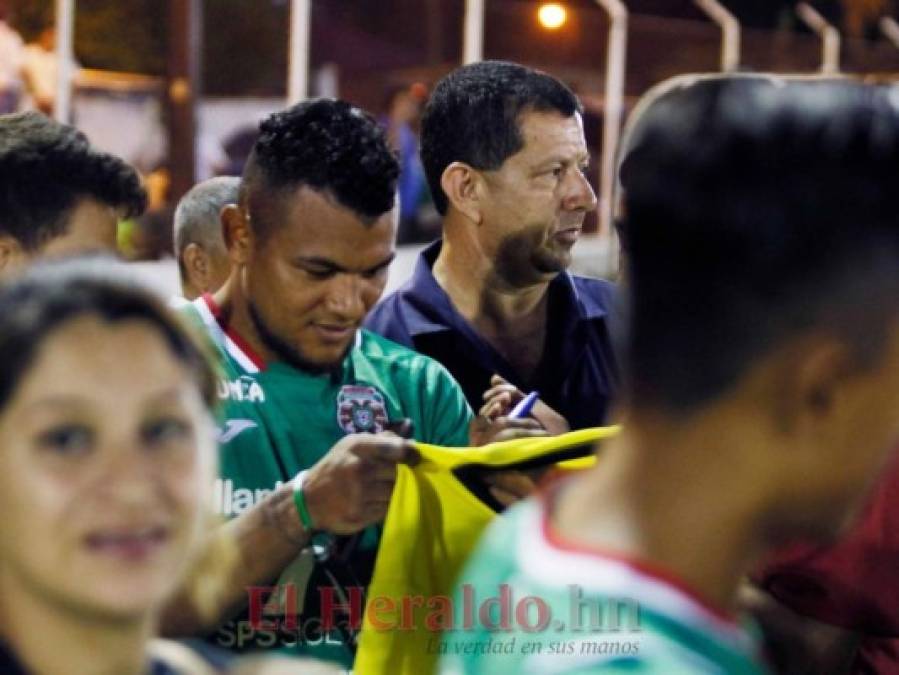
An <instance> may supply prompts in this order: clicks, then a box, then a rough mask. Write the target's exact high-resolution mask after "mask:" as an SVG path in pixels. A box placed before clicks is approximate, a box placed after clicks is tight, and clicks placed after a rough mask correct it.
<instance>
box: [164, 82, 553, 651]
mask: <svg viewBox="0 0 899 675" xmlns="http://www.w3.org/2000/svg"><path fill="white" fill-rule="evenodd" d="M260 132H261V133H260V137H259V140H258V142H257V143H256V146H255V148H254V150H253V153H252V155H251V156H250V158H249V160H248V162H247V167H246V169H245V171H244V175H243V178H242V184H241V189H240V200H239V204H238V205H232V206H229V207H226V208H225V209H224V210H223V215H222V222H223V232H224V235H225V241H226V244H227V246H228V250H229V256H230V259H231V264H232V271H231V275H230V277H229V280H228V281H227V282H226V284H225V285H224V287H223V288H221V289H220V290H219V291H217V292H216V293H215V294H214V295H210V294H205V295H203V296H202V297H200V298H198V299H197V300H196V301H195V302H193V303H191V304H189V305H187V306H186V307H184V310H183V311H184V312H186V314H187V315H188V317H189V318H191V319H192V320H193V321H194V322H195V323H196V324H197V325H198V326H200V328H201V329H202V330H203V331H204V332H205V333H206V334H207V335H208V336H210V337H211V338H212V341H213V343H214V344H215V347H216V348H217V350H218V354H219V357H220V361H221V373H222V380H221V383H220V390H219V395H220V398H221V399H222V401H223V410H222V417H221V426H220V429H219V442H220V446H221V450H220V474H221V478H220V480H219V481H218V484H217V487H216V490H215V496H214V498H215V505H216V508H217V510H218V511H219V512H220V513H221V514H223V515H224V516H225V517H227V518H230V519H231V522H230V523H229V524H228V525H227V526H226V527H227V530H228V531H229V532H230V533H231V534H233V535H234V538H235V540H236V542H237V547H238V549H239V554H240V560H241V562H240V565H239V567H238V569H237V570H236V573H235V574H234V576H233V579H232V580H231V583H230V584H229V587H228V589H227V591H228V592H227V593H226V595H225V597H223V598H222V599H221V603H220V607H219V608H218V610H219V612H218V614H217V616H216V617H215V620H214V621H213V622H208V621H206V622H202V621H200V620H199V619H198V617H197V616H196V615H195V613H194V612H192V611H191V609H190V605H189V604H188V603H185V602H178V603H175V605H174V606H173V607H172V611H171V612H170V613H169V618H168V620H167V622H166V625H165V629H166V631H167V632H169V633H171V634H176V635H177V634H185V633H189V632H196V631H198V630H202V629H204V628H205V629H207V630H208V629H212V640H213V642H214V643H216V644H218V645H220V646H223V647H226V648H232V649H236V650H252V649H258V648H285V649H288V650H290V651H292V652H299V653H307V654H310V653H311V654H314V655H317V656H321V657H324V658H329V659H332V660H335V661H338V662H341V663H344V664H347V665H349V664H350V663H351V662H352V655H353V643H354V639H355V634H356V630H357V628H359V627H361V613H362V610H363V603H364V598H363V596H364V590H365V587H366V585H367V584H368V581H369V579H370V576H371V572H372V568H373V563H374V557H375V554H376V552H377V546H378V539H379V528H378V524H379V523H380V522H381V521H382V520H383V518H384V515H385V513H386V509H387V505H388V502H389V500H390V495H391V492H392V489H393V484H394V481H395V478H396V464H397V463H398V462H405V461H409V460H410V459H413V453H412V450H411V445H410V444H409V442H408V441H406V440H404V439H403V438H401V437H399V436H398V435H389V434H387V435H385V433H384V432H387V431H390V430H392V429H394V427H395V426H396V425H399V424H405V426H406V428H407V431H408V432H410V433H411V434H412V435H413V436H414V438H415V439H417V440H420V441H424V442H428V443H435V444H440V445H446V446H467V445H469V444H470V443H473V444H477V443H479V442H484V441H486V440H488V439H491V438H493V437H502V436H503V435H506V436H508V435H510V433H514V434H515V435H527V434H536V433H541V432H540V431H539V430H538V429H537V428H536V427H537V425H536V422H535V421H534V420H529V421H515V420H502V421H500V422H499V423H488V422H486V421H484V420H480V423H479V424H477V425H474V424H472V421H473V420H472V412H471V410H470V408H469V406H468V404H467V403H466V401H465V397H464V395H463V394H462V391H461V389H460V388H459V386H458V385H457V384H456V382H455V381H454V380H453V379H452V377H451V376H450V375H449V373H448V372H447V370H446V369H445V368H444V367H443V366H441V365H440V364H438V363H437V362H436V361H433V360H431V359H429V358H427V357H425V356H421V355H419V354H417V353H415V352H413V351H411V350H409V349H407V348H405V347H401V346H399V345H397V344H395V343H393V342H390V341H389V340H386V339H384V338H381V337H379V336H377V335H374V334H372V333H369V332H368V331H365V330H362V329H360V325H361V323H362V321H363V319H364V318H365V316H366V314H367V312H368V311H369V309H370V308H371V307H372V305H373V304H374V303H375V302H376V301H377V299H378V298H379V297H380V295H381V292H382V290H383V288H384V285H385V282H386V279H387V267H388V265H389V264H390V262H391V260H393V257H394V239H395V233H396V221H397V207H396V180H397V175H398V170H399V169H398V166H397V162H396V159H395V158H394V156H393V154H392V153H391V151H390V149H389V146H388V144H387V142H386V140H385V137H384V134H383V132H382V131H381V130H380V128H379V127H378V126H377V124H376V123H375V122H374V120H373V119H372V118H371V117H370V116H369V115H367V114H366V113H364V112H363V111H361V110H359V109H358V108H355V107H353V106H351V105H349V104H347V103H344V102H342V101H335V100H326V99H320V100H314V101H309V102H306V103H303V104H300V105H298V106H295V107H293V108H291V109H288V110H286V111H284V112H281V113H276V114H274V115H272V116H271V117H269V118H268V119H267V120H265V121H264V122H263V123H262V125H261V128H260ZM470 426H471V432H470ZM222 621H223V622H222ZM213 626H215V628H213Z"/></svg>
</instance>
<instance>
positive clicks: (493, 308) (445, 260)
mask: <svg viewBox="0 0 899 675" xmlns="http://www.w3.org/2000/svg"><path fill="white" fill-rule="evenodd" d="M433 273H434V278H435V279H436V280H437V283H438V284H439V285H440V287H441V288H443V290H444V291H445V292H446V294H447V295H448V296H449V297H450V299H451V300H452V301H453V306H454V307H455V308H456V311H458V312H459V313H460V314H461V315H462V316H463V317H465V318H466V319H467V320H468V321H470V322H474V321H475V320H477V319H478V318H480V317H482V316H492V317H494V318H495V319H497V320H499V321H502V322H504V323H505V322H508V321H512V320H517V319H521V318H523V317H526V316H528V315H531V314H533V313H534V312H535V310H537V308H538V307H539V306H540V304H541V302H542V301H543V297H544V296H545V294H546V290H547V288H548V287H549V281H542V282H538V283H535V284H533V285H531V286H526V287H515V286H512V285H510V284H508V283H507V282H505V280H503V279H502V278H500V277H499V276H498V275H497V274H496V270H495V268H494V265H493V263H492V261H491V260H490V259H489V257H488V256H487V255H486V254H485V253H484V251H482V250H481V248H480V247H479V245H478V243H477V241H476V240H475V239H474V238H473V237H452V236H447V237H445V238H444V240H443V242H442V244H441V247H440V254H439V255H438V256H437V260H435V261H434V268H433Z"/></svg>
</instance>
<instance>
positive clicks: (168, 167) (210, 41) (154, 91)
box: [0, 0, 899, 259]
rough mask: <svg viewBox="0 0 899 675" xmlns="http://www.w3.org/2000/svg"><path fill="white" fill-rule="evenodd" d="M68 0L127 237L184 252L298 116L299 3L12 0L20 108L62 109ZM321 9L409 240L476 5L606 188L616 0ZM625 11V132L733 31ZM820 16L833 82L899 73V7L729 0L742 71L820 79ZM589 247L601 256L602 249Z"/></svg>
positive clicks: (430, 221)
mask: <svg viewBox="0 0 899 675" xmlns="http://www.w3.org/2000/svg"><path fill="white" fill-rule="evenodd" d="M66 2H68V3H70V4H69V6H70V7H72V8H73V10H72V11H73V15H74V32H73V42H72V58H73V63H74V65H75V66H76V67H77V69H76V76H75V77H74V79H73V96H72V104H71V110H70V111H67V113H66V116H67V117H68V119H69V120H70V121H71V122H73V123H74V124H76V125H77V126H79V127H80V128H82V129H83V130H84V131H85V132H86V133H87V134H88V135H89V136H90V137H91V139H92V141H93V142H94V143H96V144H97V145H99V146H101V147H103V148H105V149H108V150H110V151H113V152H116V153H118V154H120V155H122V156H123V157H125V158H126V159H128V160H129V161H131V162H132V163H134V164H135V165H136V166H137V167H138V168H139V169H140V170H141V171H142V172H143V173H144V175H145V176H147V177H148V184H149V185H150V188H151V193H152V207H151V210H150V213H149V214H148V215H147V216H146V217H145V218H144V219H143V221H141V222H139V223H130V224H125V225H124V226H123V230H122V237H121V240H122V245H123V249H124V250H125V252H126V253H127V254H128V255H129V256H131V257H133V258H136V259H154V258H158V257H160V256H163V255H165V254H166V253H167V252H168V251H169V250H170V248H171V235H170V231H171V227H170V225H171V211H172V205H173V203H175V202H176V201H177V199H178V197H179V196H180V195H181V194H183V192H184V191H186V190H187V189H188V188H189V187H190V185H191V184H192V183H193V182H195V181H197V180H202V179H204V178H207V177H209V176H211V175H214V174H221V173H231V174H236V173H239V172H240V170H241V168H242V162H243V160H244V158H245V157H246V154H247V153H248V151H249V148H250V147H251V146H252V143H253V140H254V138H255V127H256V124H257V123H258V120H259V119H260V118H261V117H262V116H264V115H266V114H268V113H269V112H272V111H274V110H276V109H278V108H281V107H284V105H285V104H286V101H287V99H288V76H289V69H290V63H289V50H290V34H291V11H292V7H294V8H295V7H296V6H297V4H298V3H297V2H296V1H295V0H116V1H115V2H109V1H107V0H0V13H2V14H0V19H2V18H3V15H5V17H6V21H5V26H6V27H8V28H9V29H11V32H14V33H17V34H18V35H19V36H20V37H21V40H22V43H23V46H25V53H26V54H27V53H30V57H29V58H30V60H31V61H30V62H31V63H32V66H31V68H32V70H33V71H34V75H32V76H30V77H26V78H25V79H24V80H23V82H22V83H21V87H22V92H21V93H22V96H21V97H20V100H19V102H18V104H17V105H19V106H27V105H31V106H33V107H42V108H44V109H45V110H50V109H51V108H52V106H53V100H52V92H53V90H54V87H53V86H51V85H52V83H53V82H54V81H55V79H54V78H55V77H57V73H56V68H57V64H55V62H54V53H53V49H54V44H55V43H56V41H57V40H58V39H59V36H57V35H55V34H54V33H53V31H52V28H53V27H54V22H55V19H56V16H57V12H59V11H60V7H63V6H64V5H65V4H66ZM307 2H308V6H309V15H308V16H309V20H308V25H307V26H306V28H307V30H308V36H309V51H308V86H307V93H308V95H326V96H340V97H342V98H345V99H348V100H350V101H352V102H355V103H357V104H359V105H361V106H362V107H364V108H367V109H368V110H370V111H371V112H372V113H373V114H375V115H376V116H377V117H379V119H381V120H382V121H383V123H384V124H385V126H386V127H387V129H388V131H389V134H390V138H391V140H392V141H393V142H394V144H395V146H396V148H397V151H398V152H399V153H400V155H401V158H402V159H403V167H404V175H403V186H402V191H403V194H402V202H403V227H402V231H401V240H402V241H403V242H410V243H414V242H420V241H424V240H428V239H431V238H433V237H434V236H436V235H437V234H438V231H437V229H436V228H437V221H436V216H435V214H434V212H433V209H432V208H431V207H430V205H429V198H428V195H427V188H426V187H425V186H424V184H423V181H422V177H421V175H420V167H419V166H417V160H416V158H415V155H416V149H417V123H418V115H419V113H420V108H421V104H422V102H423V100H424V99H425V98H426V96H427V91H428V87H429V86H430V85H431V84H432V83H433V82H435V81H436V80H437V79H438V78H440V77H441V76H442V75H443V74H445V73H446V72H448V71H449V70H450V69H452V68H453V67H455V66H457V65H458V64H460V63H461V62H462V60H463V34H464V31H465V17H466V9H467V8H468V10H469V11H471V7H472V6H478V5H482V6H483V51H482V56H483V58H496V59H510V60H514V61H519V62H522V63H526V64H528V65H531V66H535V67H539V68H542V69H545V70H548V71H550V72H552V73H553V74H555V75H557V76H559V77H561V78H562V79H564V80H565V81H567V82H568V83H569V84H570V85H571V86H572V87H573V88H574V89H575V90H576V91H577V92H578V93H579V95H580V96H581V97H582V99H583V101H584V102H585V104H586V106H587V115H586V118H585V123H586V132H587V136H588V143H589V144H590V146H591V147H592V148H594V149H595V154H594V159H595V164H596V166H595V167H594V169H593V171H592V172H591V173H592V175H593V176H594V177H595V179H596V185H597V187H599V185H600V170H601V166H600V163H599V159H600V158H601V156H602V142H603V124H604V116H605V115H606V113H607V110H608V106H607V101H606V95H607V91H608V90H607V88H606V84H607V83H606V73H607V59H608V46H609V45H608V44H607V41H608V36H609V34H610V32H609V27H610V19H609V14H608V13H607V11H605V10H604V9H603V7H601V6H600V5H601V4H603V0H558V1H557V2H554V3H546V2H540V1H537V0H307ZM608 2H609V3H612V4H616V3H619V0H608ZM620 4H621V5H622V6H623V7H625V8H626V10H627V12H628V18H627V42H626V60H625V67H624V80H623V90H622V92H621V93H622V96H623V98H622V110H621V113H622V114H621V120H622V121H623V120H624V119H625V117H626V114H627V112H628V109H629V106H631V105H632V104H633V102H634V101H635V100H636V99H637V98H638V97H639V96H640V95H641V94H642V93H643V92H645V91H646V90H647V89H648V88H649V87H650V86H652V85H653V84H655V83H657V82H659V81H661V80H663V79H666V78H668V77H670V76H673V75H677V74H680V73H687V72H709V71H716V70H720V69H721V68H722V31H721V28H720V27H719V26H718V25H716V24H715V23H714V22H713V21H712V20H711V19H710V18H709V15H708V13H707V12H706V11H703V9H702V8H701V7H700V4H702V2H701V1H700V0H620ZM706 4H708V3H706ZM712 4H719V3H712ZM804 4H807V5H808V6H809V7H810V8H811V9H812V10H814V13H817V14H818V15H819V16H818V17H817V19H818V20H819V21H822V22H824V23H826V24H829V25H832V26H833V27H834V28H835V29H836V31H837V32H838V34H839V44H838V45H837V47H836V59H837V64H836V68H834V64H830V65H829V66H827V65H826V64H824V66H823V67H824V68H825V70H827V69H829V71H830V72H831V73H833V72H834V71H836V70H838V71H839V72H840V73H843V74H847V75H857V76H870V77H876V78H878V79H892V78H893V77H894V75H895V74H897V73H899V47H897V44H899V25H897V24H895V23H892V25H890V23H889V21H886V22H885V21H884V20H885V18H887V19H888V18H889V17H893V16H895V13H896V11H897V10H899V7H896V6H894V0H813V1H812V2H809V3H799V2H796V1H795V0H793V1H790V0H720V6H721V7H723V8H724V9H725V10H727V11H728V12H729V13H730V14H731V15H732V16H733V17H734V18H735V19H736V20H737V21H738V22H739V24H740V33H739V37H740V39H739V50H738V52H737V54H738V67H739V68H740V69H741V70H748V71H773V72H779V73H815V72H820V71H821V70H822V64H823V60H824V59H825V56H823V55H822V39H821V36H820V35H819V34H816V32H815V30H814V24H813V23H812V27H810V26H809V21H808V20H807V16H808V15H807V14H806V15H805V16H806V20H803V18H802V17H803V10H800V9H799V6H800V5H804ZM546 5H551V7H546ZM294 11H295V9H294ZM3 28H4V23H3V22H2V21H0V98H2V96H3V87H4V80H3V77H4V76H3V73H4V72H5V67H4V64H5V65H6V66H8V65H9V64H10V63H11V59H12V58H13V57H11V56H8V55H7V54H8V53H13V52H15V51H16V49H15V45H14V39H13V38H8V36H7V37H4V33H3ZM891 29H892V33H891ZM891 35H892V40H891V39H890V36H891ZM11 40H12V41H11ZM5 44H6V45H10V49H11V50H12V51H10V52H8V51H6V50H5V47H4V45H5ZM22 58H23V59H25V56H22ZM27 70H28V68H27V67H25V68H24V69H23V70H22V72H27ZM38 83H40V85H41V86H40V87H38ZM48 92H50V93H49V94H48ZM0 103H2V101H0ZM615 119H616V120H617V116H616V117H615ZM592 227H593V228H594V230H595V229H596V221H595V220H594V222H593V225H592ZM581 248H585V250H589V244H588V245H587V246H584V245H583V244H582V245H581Z"/></svg>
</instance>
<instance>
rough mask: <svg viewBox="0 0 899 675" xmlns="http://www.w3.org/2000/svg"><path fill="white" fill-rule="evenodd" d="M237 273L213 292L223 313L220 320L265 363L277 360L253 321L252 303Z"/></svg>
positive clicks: (216, 302) (213, 296) (214, 298)
mask: <svg viewBox="0 0 899 675" xmlns="http://www.w3.org/2000/svg"><path fill="white" fill-rule="evenodd" d="M236 274H239V271H237V272H236V273H235V274H232V275H231V277H230V278H229V279H228V281H227V282H225V284H224V285H223V286H222V287H221V288H220V289H219V290H217V291H216V292H215V293H213V294H212V299H213V301H214V302H215V304H216V306H217V307H218V309H219V312H220V313H221V314H220V316H219V317H218V318H219V321H220V322H221V323H222V325H223V326H225V327H227V328H228V329H230V330H232V331H234V332H235V333H237V335H239V336H240V337H241V339H242V340H243V341H244V342H246V344H247V345H248V346H249V347H250V349H252V350H253V352H254V353H255V354H258V355H259V356H260V357H261V358H262V360H263V361H265V363H272V362H274V361H277V360H278V359H277V356H276V355H275V354H274V353H273V352H272V351H271V349H269V348H268V346H267V345H266V344H265V341H264V340H263V339H262V336H261V335H260V334H259V330H258V328H257V327H256V322H255V321H253V316H252V314H251V310H250V303H249V301H248V299H247V298H246V296H245V295H244V293H243V291H242V288H241V285H240V280H239V279H238V277H237V276H236Z"/></svg>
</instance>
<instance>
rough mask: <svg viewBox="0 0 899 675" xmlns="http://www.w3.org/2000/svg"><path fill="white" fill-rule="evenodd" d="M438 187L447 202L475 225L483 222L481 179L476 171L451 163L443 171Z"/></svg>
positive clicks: (466, 166)
mask: <svg viewBox="0 0 899 675" xmlns="http://www.w3.org/2000/svg"><path fill="white" fill-rule="evenodd" d="M440 187H442V188H443V192H444V194H445V195H446V199H447V201H448V202H449V203H450V204H451V205H452V206H453V208H454V209H456V211H459V212H460V213H461V214H463V215H464V216H465V217H466V218H468V219H469V220H470V221H471V222H473V223H474V224H475V225H480V224H481V221H482V220H483V216H482V214H481V202H482V196H483V189H484V186H483V177H482V176H481V174H480V172H479V171H478V170H477V169H474V168H472V167H471V166H469V165H468V164H465V163H464V162H453V163H452V164H450V165H449V166H448V167H446V169H444V170H443V175H441V176H440Z"/></svg>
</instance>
